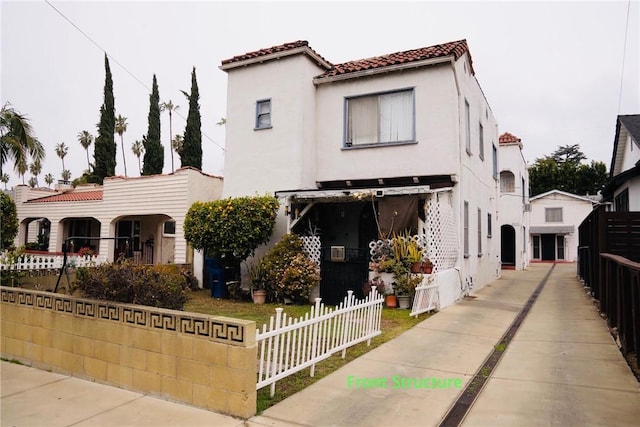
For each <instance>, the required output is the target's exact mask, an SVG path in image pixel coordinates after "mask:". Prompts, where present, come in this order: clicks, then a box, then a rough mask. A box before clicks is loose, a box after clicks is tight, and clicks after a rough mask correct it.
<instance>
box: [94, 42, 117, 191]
mask: <svg viewBox="0 0 640 427" xmlns="http://www.w3.org/2000/svg"><path fill="white" fill-rule="evenodd" d="M104 69H105V79H104V102H103V104H102V106H101V107H100V123H98V136H97V137H96V141H95V145H94V154H93V158H94V170H93V171H94V176H93V177H92V178H91V181H94V182H98V183H100V184H102V181H103V180H104V178H105V177H108V176H114V175H115V174H116V140H115V122H116V115H115V105H114V104H115V101H114V98H113V81H112V79H111V68H109V58H107V54H105V55H104Z"/></svg>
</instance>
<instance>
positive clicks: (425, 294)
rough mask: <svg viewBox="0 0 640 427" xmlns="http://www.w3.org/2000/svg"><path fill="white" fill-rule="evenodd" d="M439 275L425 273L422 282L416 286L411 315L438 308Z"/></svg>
mask: <svg viewBox="0 0 640 427" xmlns="http://www.w3.org/2000/svg"><path fill="white" fill-rule="evenodd" d="M437 277H438V275H437V274H425V276H424V279H422V283H420V285H418V286H416V293H415V295H414V297H413V306H412V307H411V314H410V316H417V315H418V314H421V313H426V312H427V311H431V310H435V309H436V308H438V287H439V286H440V285H439V284H438V283H437Z"/></svg>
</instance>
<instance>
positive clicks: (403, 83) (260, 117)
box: [220, 40, 519, 307]
mask: <svg viewBox="0 0 640 427" xmlns="http://www.w3.org/2000/svg"><path fill="white" fill-rule="evenodd" d="M220 69H222V70H223V71H225V72H226V73H227V74H228V87H227V114H226V118H227V121H226V159H225V180H224V188H223V197H237V196H246V195H254V194H256V193H257V194H264V193H269V194H274V193H275V194H276V195H277V196H278V198H279V199H280V201H281V211H280V214H279V218H278V222H277V229H276V233H274V238H273V241H276V240H278V239H279V238H280V236H281V235H282V234H284V233H287V232H295V233H299V234H315V235H317V236H319V237H320V239H319V240H320V249H319V254H318V257H319V261H320V264H321V276H322V281H321V296H322V297H323V300H324V301H326V302H328V303H334V302H336V301H338V300H341V299H342V298H343V296H344V294H345V293H346V291H347V289H353V290H354V291H356V292H358V291H359V290H360V289H359V288H360V286H361V284H362V283H363V282H364V281H365V280H366V278H367V275H368V261H369V254H370V243H371V242H374V241H376V239H378V238H379V237H380V236H381V235H382V236H383V237H387V236H389V235H390V234H391V233H392V232H394V231H395V232H399V231H403V230H410V232H411V233H412V234H414V235H416V236H419V237H420V236H421V237H422V238H423V239H424V241H425V242H426V243H425V244H426V245H428V248H427V249H428V255H429V257H431V258H432V260H433V261H434V263H435V266H436V270H435V271H436V272H437V274H438V281H439V283H440V294H439V298H440V306H441V307H445V306H447V305H449V304H451V303H452V302H453V301H455V300H456V299H458V298H459V297H460V295H461V287H462V284H463V283H470V284H473V285H474V287H475V288H479V287H481V286H483V285H484V284H486V283H489V282H490V281H492V280H494V279H495V278H496V277H497V276H498V275H499V270H500V253H499V247H500V242H499V239H500V236H499V235H498V228H497V224H498V223H497V220H496V218H497V210H498V202H499V200H498V195H499V188H500V182H499V174H498V171H499V170H502V167H504V165H502V164H501V165H499V164H498V163H499V160H498V157H499V154H498V130H497V124H496V120H495V118H494V116H493V112H492V111H491V108H490V106H489V104H488V102H487V99H486V98H485V96H484V94H483V92H482V90H481V88H480V85H479V83H478V81H477V79H476V75H475V71H474V68H473V60H472V57H471V53H470V51H469V46H468V44H467V42H466V40H458V41H453V42H449V43H443V44H438V45H434V46H428V47H423V48H417V49H413V50H409V51H403V52H396V53H391V54H386V55H382V56H379V57H374V58H367V59H361V60H355V61H350V62H346V63H342V64H333V63H331V62H330V61H328V60H327V59H325V58H324V57H323V56H321V55H320V54H319V53H318V52H316V51H315V50H313V49H312V48H311V47H310V46H309V44H308V43H307V42H306V41H297V42H293V43H286V44H283V45H279V46H274V47H269V48H265V49H260V50H257V51H253V52H248V53H245V54H241V55H238V56H234V57H232V58H229V59H227V60H224V61H222V63H221V66H220ZM518 167H519V166H518Z"/></svg>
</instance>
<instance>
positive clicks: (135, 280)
mask: <svg viewBox="0 0 640 427" xmlns="http://www.w3.org/2000/svg"><path fill="white" fill-rule="evenodd" d="M75 286H76V287H77V288H78V289H79V290H80V291H81V292H82V294H83V295H84V296H85V297H87V298H93V299H98V300H105V301H115V302H123V303H130V304H139V305H146V306H150V307H159V308H169V309H173V310H182V309H183V307H184V304H185V303H186V302H187V294H186V292H187V289H188V286H189V284H188V283H187V281H186V280H185V277H184V275H183V274H182V273H181V272H180V269H179V268H178V266H177V265H157V266H156V265H152V266H148V265H135V264H133V263H131V262H129V261H124V262H122V263H117V264H101V265H99V266H97V267H88V268H78V270H77V275H76V282H75Z"/></svg>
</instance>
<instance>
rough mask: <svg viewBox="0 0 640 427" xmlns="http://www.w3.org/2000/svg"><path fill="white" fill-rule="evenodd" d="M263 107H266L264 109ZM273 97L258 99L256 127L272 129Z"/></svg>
mask: <svg viewBox="0 0 640 427" xmlns="http://www.w3.org/2000/svg"><path fill="white" fill-rule="evenodd" d="M262 107H266V108H265V109H263V108H262ZM271 112H272V107H271V98H269V99H259V100H257V101H256V124H255V129H256V130H257V129H271V127H272V125H271V123H272V122H271V118H272V117H271Z"/></svg>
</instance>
